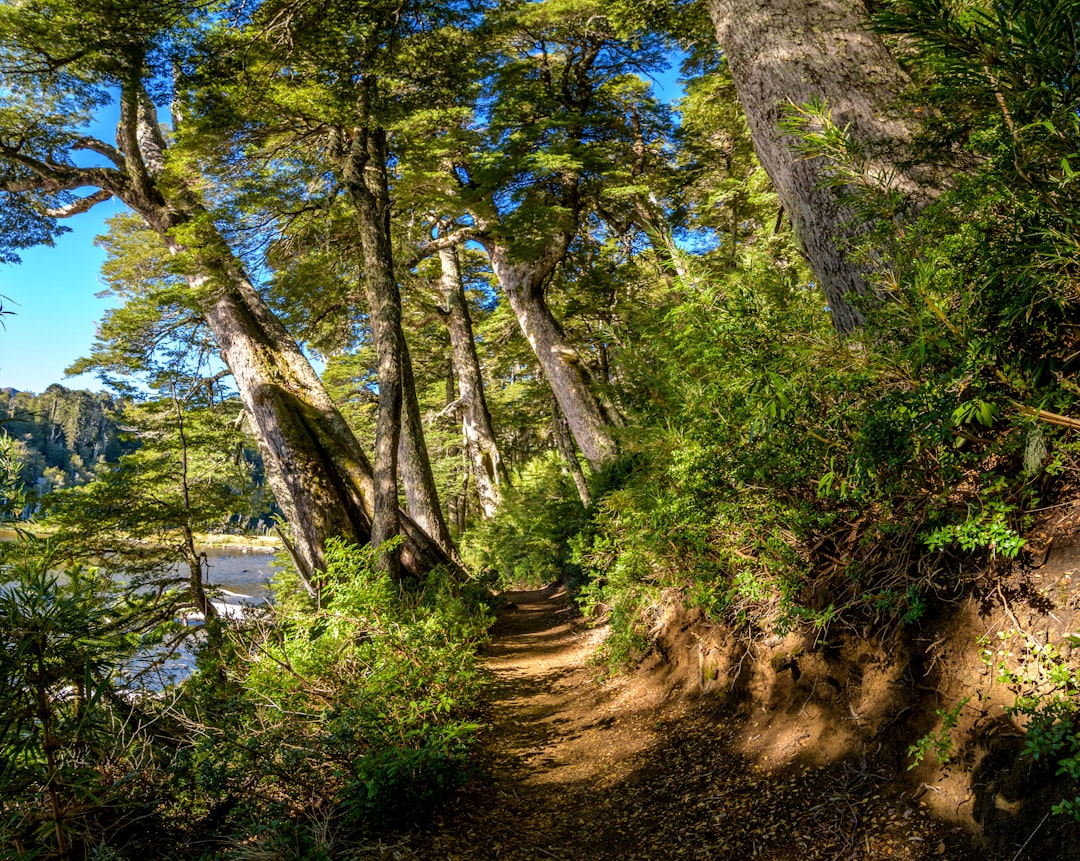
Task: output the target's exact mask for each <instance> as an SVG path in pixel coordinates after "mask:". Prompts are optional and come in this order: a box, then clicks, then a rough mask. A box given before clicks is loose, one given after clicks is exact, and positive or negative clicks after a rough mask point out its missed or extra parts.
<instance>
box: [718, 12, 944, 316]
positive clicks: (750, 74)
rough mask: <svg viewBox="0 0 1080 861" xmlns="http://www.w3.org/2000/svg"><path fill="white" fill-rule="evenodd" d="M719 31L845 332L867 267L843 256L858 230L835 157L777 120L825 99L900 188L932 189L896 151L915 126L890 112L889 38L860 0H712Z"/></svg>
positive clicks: (892, 69)
mask: <svg viewBox="0 0 1080 861" xmlns="http://www.w3.org/2000/svg"><path fill="white" fill-rule="evenodd" d="M707 6H708V9H709V14H710V16H711V17H712V21H713V24H714V25H715V27H716V36H717V39H718V41H719V42H720V46H721V48H723V51H724V54H725V56H726V57H727V60H728V65H729V67H730V69H731V75H732V78H733V79H734V81H735V88H736V91H737V92H738V95H739V101H740V102H741V103H742V107H743V110H744V111H745V112H746V116H747V120H748V122H749V125H750V132H751V135H752V136H753V140H754V148H755V149H756V151H757V155H758V159H759V160H760V161H761V163H762V165H763V166H764V167H765V170H766V171H767V172H768V174H769V177H770V178H771V179H772V182H773V185H774V186H775V187H776V190H777V193H778V194H779V196H780V201H781V203H782V204H783V206H784V210H785V211H786V212H787V213H788V215H789V216H790V217H791V223H792V227H793V228H794V231H795V235H796V237H797V238H798V240H799V242H800V243H801V245H802V247H803V249H804V251H805V252H806V256H807V258H808V259H809V261H810V265H811V267H812V269H813V271H814V275H815V277H816V278H817V280H818V283H819V284H820V285H821V288H822V290H823V291H824V293H825V298H826V300H827V302H828V305H829V309H830V313H831V315H832V321H833V325H834V326H835V327H836V329H837V331H839V332H841V333H847V332H850V331H851V330H852V329H854V328H855V327H856V326H859V325H861V324H862V323H863V322H864V317H863V315H862V313H861V312H860V311H859V310H858V309H857V308H856V307H855V306H854V305H852V304H851V303H850V302H849V301H848V300H847V297H849V296H851V295H853V294H854V295H855V296H866V295H867V292H868V286H867V282H866V279H865V277H864V274H863V272H861V271H860V269H859V267H858V266H856V265H855V264H853V263H852V262H851V261H850V260H849V259H848V258H847V256H846V255H845V244H846V242H847V241H848V240H849V239H850V238H851V236H852V235H853V234H855V233H857V232H858V230H859V228H860V226H859V225H854V224H852V223H851V222H852V213H851V212H850V211H849V210H847V209H846V208H845V207H844V206H843V205H841V203H840V201H839V200H838V198H837V192H836V190H835V189H829V188H824V187H822V183H823V180H824V179H825V171H826V170H827V168H828V165H827V164H825V163H824V160H823V159H821V158H810V159H808V158H805V157H804V156H803V155H801V154H800V153H799V151H798V149H797V147H796V145H795V142H794V141H793V140H792V139H791V138H790V137H789V136H786V135H785V134H784V133H783V132H782V131H781V129H780V121H781V118H782V115H783V114H784V111H785V109H786V108H787V106H788V105H790V104H796V105H802V104H806V103H807V102H809V101H811V100H812V99H814V98H818V99H825V100H826V101H827V103H828V106H829V108H830V110H831V112H832V117H833V120H834V121H835V123H836V124H837V125H838V126H839V127H840V128H845V127H846V128H847V131H848V133H849V134H850V135H851V136H853V137H854V138H855V139H856V140H858V141H860V142H862V143H864V144H867V145H868V147H869V150H870V152H872V153H876V154H877V157H879V158H881V159H882V162H881V164H882V166H883V167H885V168H895V169H896V172H895V174H894V181H895V183H896V187H897V188H899V189H900V190H902V191H904V192H906V193H910V194H913V195H914V196H916V197H925V196H926V195H927V194H928V193H929V192H928V190H927V188H926V186H925V184H924V181H923V179H922V178H921V177H919V176H918V175H917V174H916V173H914V172H910V171H905V170H904V169H903V166H902V165H901V164H900V163H899V161H900V160H899V159H898V158H897V154H898V153H900V152H902V151H903V144H904V142H906V141H907V140H909V139H910V135H911V131H912V128H911V125H910V124H909V123H908V122H907V121H901V120H900V119H897V118H895V117H891V116H889V114H888V112H889V110H890V109H891V108H892V106H893V105H894V103H895V101H896V99H897V97H898V96H899V95H900V94H901V93H902V92H903V90H904V88H905V86H906V85H907V83H908V80H907V77H906V75H905V74H904V72H903V71H902V70H901V68H900V66H899V65H898V64H897V63H896V61H895V59H894V58H893V57H892V55H891V54H890V53H889V51H888V49H887V48H886V47H885V45H884V43H883V42H882V41H881V40H880V39H879V38H878V37H877V36H876V35H875V34H874V33H872V32H871V31H870V25H869V21H868V20H867V15H866V7H865V5H864V4H863V3H862V2H861V0H783V2H781V0H707Z"/></svg>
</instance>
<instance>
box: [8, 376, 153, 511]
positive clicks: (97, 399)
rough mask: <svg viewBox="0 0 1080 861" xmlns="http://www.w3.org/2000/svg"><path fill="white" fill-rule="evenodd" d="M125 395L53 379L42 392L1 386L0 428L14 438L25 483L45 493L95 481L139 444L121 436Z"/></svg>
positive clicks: (41, 493) (36, 491)
mask: <svg viewBox="0 0 1080 861" xmlns="http://www.w3.org/2000/svg"><path fill="white" fill-rule="evenodd" d="M123 408H124V402H123V400H121V399H119V398H117V397H115V396H114V395H110V394H106V393H104V392H86V391H72V390H71V389H68V388H65V387H64V386H61V385H58V384H53V385H51V386H49V387H48V388H47V389H46V390H45V392H44V393H43V394H40V395H38V394H34V393H33V392H20V391H16V390H15V389H12V388H5V389H0V410H2V412H0V429H2V430H4V431H6V432H7V433H8V434H9V435H10V436H11V437H12V438H13V439H14V440H15V446H16V454H17V456H18V459H19V462H20V463H21V465H22V469H21V471H20V478H21V479H22V482H23V484H24V485H25V486H26V487H27V489H30V490H32V491H33V492H34V494H35V495H37V496H41V495H43V494H45V493H48V492H50V491H52V490H57V489H59V488H62V487H72V486H76V485H80V484H86V483H87V482H89V481H91V480H93V478H94V477H95V475H96V473H97V471H98V469H99V468H100V466H101V464H104V463H115V462H116V461H117V460H118V459H119V458H120V456H121V455H123V454H126V453H128V452H132V451H134V450H135V449H136V448H137V447H138V444H137V442H135V441H134V440H131V439H127V440H125V439H124V438H123V434H122V433H121V430H120V425H119V421H120V414H121V411H122V410H123Z"/></svg>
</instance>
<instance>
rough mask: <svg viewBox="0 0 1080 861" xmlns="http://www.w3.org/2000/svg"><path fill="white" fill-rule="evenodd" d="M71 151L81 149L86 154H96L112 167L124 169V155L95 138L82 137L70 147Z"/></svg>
mask: <svg viewBox="0 0 1080 861" xmlns="http://www.w3.org/2000/svg"><path fill="white" fill-rule="evenodd" d="M71 148H72V149H82V150H87V151H88V152H96V153H97V154H98V155H103V156H105V158H107V159H108V160H109V161H111V162H112V163H113V164H114V165H116V166H117V167H118V168H120V169H121V170H122V169H123V167H124V155H123V153H121V152H120V150H118V149H117V148H116V147H114V146H109V145H108V144H107V143H105V142H104V141H99V140H98V139H97V138H92V137H82V138H79V139H78V140H77V141H75V143H74V144H72V146H71Z"/></svg>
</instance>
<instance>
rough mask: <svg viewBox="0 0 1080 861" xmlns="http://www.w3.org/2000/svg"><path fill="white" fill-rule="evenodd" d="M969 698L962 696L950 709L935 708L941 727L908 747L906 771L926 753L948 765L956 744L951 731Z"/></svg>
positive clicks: (924, 756) (918, 763)
mask: <svg viewBox="0 0 1080 861" xmlns="http://www.w3.org/2000/svg"><path fill="white" fill-rule="evenodd" d="M970 699H971V697H964V698H963V699H962V700H960V702H958V703H957V704H956V705H955V706H953V707H952V708H951V709H938V710H937V716H938V717H939V718H941V728H940V729H939V730H937V731H936V732H929V733H927V734H926V735H924V736H922V737H921V738H920V739H918V740H917V741H916V742H915V744H913V745H911V747H909V748H908V756H909V757H911V764H910V765H908V771H910V770H911V769H913V768H915V767H916V766H918V765H920V764H921V763H922V761H923V759H925V758H926V754H928V753H932V754H933V755H934V757H935V759H937V761H938V763H939V764H941V765H948V764H949V763H950V762H951V761H952V756H953V750H954V748H955V746H956V742H955V741H954V740H953V737H952V731H953V730H954V729H956V725H957V724H958V723H959V722H960V712H962V711H963V710H964V706H966V705H967V704H968V701H969V700H970Z"/></svg>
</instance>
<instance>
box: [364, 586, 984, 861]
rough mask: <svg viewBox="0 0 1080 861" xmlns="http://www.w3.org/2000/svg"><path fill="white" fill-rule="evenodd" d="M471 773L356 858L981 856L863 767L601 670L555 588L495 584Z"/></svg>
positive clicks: (522, 860) (897, 785)
mask: <svg viewBox="0 0 1080 861" xmlns="http://www.w3.org/2000/svg"><path fill="white" fill-rule="evenodd" d="M506 598H507V599H508V600H509V601H510V602H511V603H510V605H509V606H508V608H507V609H506V610H505V611H504V612H503V614H502V615H501V617H500V619H499V621H498V622H497V623H496V625H495V626H494V628H493V630H492V640H491V642H490V644H489V645H488V646H487V647H486V650H485V661H486V664H487V666H488V668H489V670H490V671H491V673H492V674H493V688H494V689H493V694H492V701H491V703H490V713H489V714H488V715H487V719H488V721H489V722H490V729H489V731H488V733H487V735H486V737H485V739H484V742H483V747H482V750H481V752H480V760H481V763H482V774H481V775H480V776H479V777H477V778H475V779H474V780H472V781H471V782H470V783H469V785H468V786H466V787H465V788H464V789H462V790H461V791H459V792H458V793H457V794H456V795H455V796H454V797H453V798H451V800H450V801H449V802H448V803H447V804H445V805H444V806H443V807H442V808H440V809H439V810H438V811H437V812H436V813H435V814H434V816H433V817H432V818H431V820H430V821H429V822H427V823H425V824H423V825H421V826H418V827H417V828H416V829H415V830H413V831H411V832H410V833H408V834H406V835H401V836H399V837H397V838H394V839H389V838H387V839H385V840H384V842H382V843H381V844H380V845H379V846H378V847H376V846H372V847H371V849H372V850H375V851H374V852H373V853H372V854H371V855H370V856H367V855H365V857H376V858H381V859H383V861H388V859H403V861H436V859H438V861H495V859H498V861H532V859H548V858H551V859H565V861H615V859H620V861H622V859H626V861H630V859H637V861H668V859H671V861H676V859H710V861H724V859H732V861H735V859H739V861H742V859H765V861H810V859H836V861H841V859H842V861H865V859H931V858H935V859H936V858H945V859H953V861H956V859H975V858H979V859H986V857H987V856H986V854H985V851H982V852H980V851H978V850H977V849H976V847H975V845H974V844H973V841H972V838H971V837H970V836H969V835H968V834H966V833H965V832H963V831H962V830H960V829H959V828H957V827H956V826H955V825H953V824H952V823H948V822H942V821H939V820H935V819H934V818H933V817H932V816H931V815H930V813H929V811H928V809H927V808H925V807H924V806H923V805H922V804H920V803H919V802H918V801H917V800H915V799H914V798H913V797H912V796H913V793H912V792H911V787H910V786H909V785H901V783H902V781H899V780H896V779H895V777H896V776H895V775H888V774H881V773H878V771H876V770H875V768H874V766H873V765H872V764H867V763H865V762H862V763H860V762H835V763H831V764H829V765H827V766H810V765H800V764H798V763H795V764H790V763H789V764H787V765H783V766H779V767H777V768H772V767H770V764H769V763H768V762H763V761H759V760H755V759H751V758H749V757H746V756H744V755H742V754H740V753H739V752H738V751H737V750H736V749H735V746H736V745H735V741H736V737H737V732H738V730H739V729H741V728H742V727H741V726H737V725H736V722H737V721H738V720H739V719H738V718H736V717H734V716H725V715H724V714H723V713H721V712H720V711H719V710H718V707H717V704H716V702H715V701H714V700H713V701H710V699H709V698H708V697H695V696H688V695H686V694H685V693H683V692H682V691H681V690H676V689H673V688H672V686H671V684H670V682H665V680H664V679H663V678H662V677H660V676H659V675H657V674H655V673H653V674H650V673H636V674H630V675H627V676H625V677H618V678H614V679H612V678H608V679H602V678H601V677H600V670H599V668H598V667H597V666H596V664H595V663H593V662H592V661H591V657H592V656H593V655H594V653H595V651H596V647H597V644H598V643H599V641H600V640H601V638H602V636H603V632H602V631H600V630H590V629H588V628H587V627H586V626H585V625H584V624H583V623H582V621H581V619H580V617H579V616H578V615H577V614H576V612H575V611H574V609H573V608H572V606H571V605H570V604H569V603H568V602H567V600H566V595H565V592H564V591H563V590H562V589H558V588H555V587H549V588H548V589H544V590H539V591H533V592H513V593H507V594H506Z"/></svg>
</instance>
